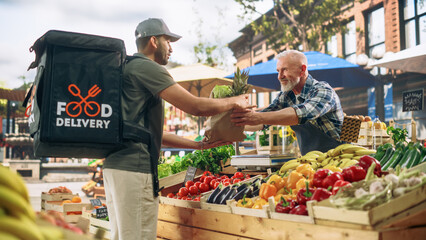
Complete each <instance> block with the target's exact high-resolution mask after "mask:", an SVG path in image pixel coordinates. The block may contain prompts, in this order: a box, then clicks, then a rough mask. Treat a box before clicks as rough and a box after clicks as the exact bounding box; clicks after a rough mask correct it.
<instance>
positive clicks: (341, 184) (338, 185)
mask: <svg viewBox="0 0 426 240" xmlns="http://www.w3.org/2000/svg"><path fill="white" fill-rule="evenodd" d="M351 186H352V184H351V183H350V182H347V181H344V180H338V181H336V182H335V183H334V186H333V191H332V194H333V195H336V193H337V192H338V191H339V190H340V189H341V188H343V187H351Z"/></svg>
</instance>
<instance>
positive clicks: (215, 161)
mask: <svg viewBox="0 0 426 240" xmlns="http://www.w3.org/2000/svg"><path fill="white" fill-rule="evenodd" d="M233 155H235V150H234V146H232V145H226V146H220V147H215V148H211V149H205V150H195V151H194V152H192V153H188V154H186V155H185V156H183V157H182V158H180V157H178V156H173V157H172V158H170V159H167V160H165V161H164V162H163V163H161V164H159V165H158V177H159V178H163V177H167V176H170V175H172V174H176V173H179V172H182V171H185V170H187V169H188V166H192V167H195V168H198V169H201V170H206V171H210V172H212V173H213V174H218V173H219V172H220V171H221V170H222V166H221V163H220V161H222V160H223V161H225V160H226V159H229V158H231V156H233Z"/></svg>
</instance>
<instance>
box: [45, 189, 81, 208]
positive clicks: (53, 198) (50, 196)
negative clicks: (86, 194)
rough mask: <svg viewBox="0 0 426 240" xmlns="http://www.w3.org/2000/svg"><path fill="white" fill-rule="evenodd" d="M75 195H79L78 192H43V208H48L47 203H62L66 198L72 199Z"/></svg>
mask: <svg viewBox="0 0 426 240" xmlns="http://www.w3.org/2000/svg"><path fill="white" fill-rule="evenodd" d="M73 197H78V194H71V193H46V192H42V193H41V210H46V209H45V207H46V203H49V204H61V203H62V201H64V200H72V198H73Z"/></svg>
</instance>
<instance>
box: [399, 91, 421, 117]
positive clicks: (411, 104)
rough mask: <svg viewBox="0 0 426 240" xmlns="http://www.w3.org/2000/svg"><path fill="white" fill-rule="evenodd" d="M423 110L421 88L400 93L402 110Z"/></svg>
mask: <svg viewBox="0 0 426 240" xmlns="http://www.w3.org/2000/svg"><path fill="white" fill-rule="evenodd" d="M421 110H423V88H422V89H415V90H411V91H405V92H403V93H402V111H403V112H408V111H421Z"/></svg>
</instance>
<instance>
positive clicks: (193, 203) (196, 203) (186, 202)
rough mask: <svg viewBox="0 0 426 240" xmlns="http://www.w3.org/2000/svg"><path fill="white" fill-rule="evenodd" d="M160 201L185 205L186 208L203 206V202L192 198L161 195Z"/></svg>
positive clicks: (174, 204)
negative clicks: (182, 198) (183, 198)
mask: <svg viewBox="0 0 426 240" xmlns="http://www.w3.org/2000/svg"><path fill="white" fill-rule="evenodd" d="M159 199H160V203H162V204H168V205H172V206H178V207H185V208H201V203H200V202H199V201H192V200H181V199H174V198H168V197H163V196H160V197H159Z"/></svg>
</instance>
